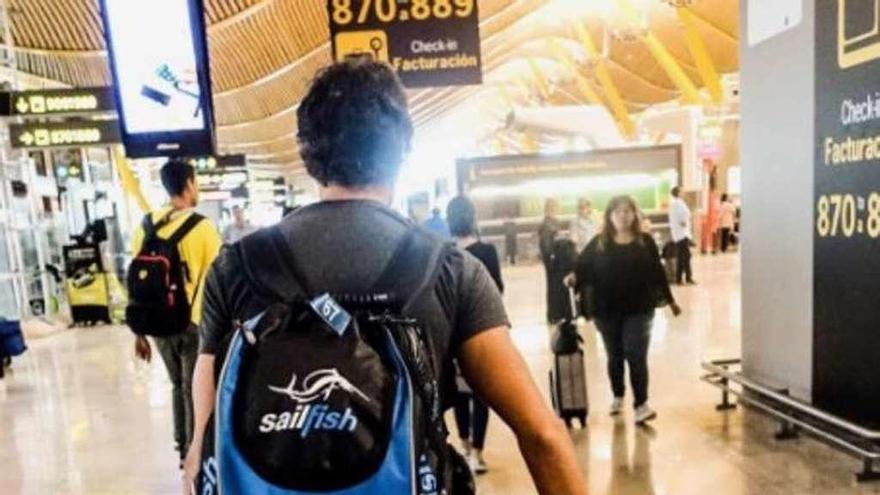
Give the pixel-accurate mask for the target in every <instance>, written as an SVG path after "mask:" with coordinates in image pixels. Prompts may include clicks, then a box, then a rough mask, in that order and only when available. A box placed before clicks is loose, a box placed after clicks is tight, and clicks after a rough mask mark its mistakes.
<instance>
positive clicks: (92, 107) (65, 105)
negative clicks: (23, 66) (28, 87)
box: [7, 88, 116, 117]
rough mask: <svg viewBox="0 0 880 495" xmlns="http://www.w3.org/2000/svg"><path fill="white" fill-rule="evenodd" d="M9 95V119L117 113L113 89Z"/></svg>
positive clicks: (67, 90)
mask: <svg viewBox="0 0 880 495" xmlns="http://www.w3.org/2000/svg"><path fill="white" fill-rule="evenodd" d="M7 94H8V97H9V100H10V109H9V115H17V116H22V117H28V116H43V115H60V114H76V113H96V112H113V111H115V110H116V105H115V103H114V101H113V93H112V92H111V90H110V88H80V89H46V90H36V91H21V92H14V93H7Z"/></svg>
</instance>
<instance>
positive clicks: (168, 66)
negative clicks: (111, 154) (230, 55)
mask: <svg viewBox="0 0 880 495" xmlns="http://www.w3.org/2000/svg"><path fill="white" fill-rule="evenodd" d="M101 6H102V9H101V11H102V15H103V19H104V27H105V29H104V32H105V36H106V38H107V46H108V48H109V53H110V66H111V70H112V73H113V87H114V96H115V98H116V102H117V108H118V111H119V115H120V122H121V128H122V133H123V136H122V138H123V143H124V144H125V149H126V155H128V156H129V157H132V158H143V157H152V156H194V155H211V154H213V153H214V129H213V128H214V122H213V105H212V99H211V78H210V70H209V66H208V65H209V64H208V51H207V41H206V38H205V21H204V13H203V8H202V0H150V1H132V0H101Z"/></svg>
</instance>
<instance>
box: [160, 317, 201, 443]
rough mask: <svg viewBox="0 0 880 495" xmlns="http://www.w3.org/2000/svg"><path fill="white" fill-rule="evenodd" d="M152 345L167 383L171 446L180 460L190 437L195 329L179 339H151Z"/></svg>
mask: <svg viewBox="0 0 880 495" xmlns="http://www.w3.org/2000/svg"><path fill="white" fill-rule="evenodd" d="M153 341H154V342H155V343H156V347H157V348H158V349H159V355H161V356H162V362H164V363H165V369H166V370H168V378H169V379H170V380H171V387H172V388H171V404H172V407H173V409H174V442H175V443H176V444H177V450H178V452H180V456H181V458H183V456H185V455H186V451H187V449H188V448H189V442H190V441H191V440H192V433H193V404H192V378H193V369H194V368H195V365H196V358H197V357H198V355H199V334H198V332H197V331H196V329H195V327H190V328H189V329H187V330H186V331H185V332H183V333H181V334H180V335H174V336H172V337H161V338H155V339H153Z"/></svg>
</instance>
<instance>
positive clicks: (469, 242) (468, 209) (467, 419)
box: [446, 196, 504, 474]
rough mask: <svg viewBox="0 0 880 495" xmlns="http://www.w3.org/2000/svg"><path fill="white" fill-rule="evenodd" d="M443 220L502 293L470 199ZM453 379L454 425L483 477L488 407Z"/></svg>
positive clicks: (497, 267)
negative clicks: (454, 398) (481, 237)
mask: <svg viewBox="0 0 880 495" xmlns="http://www.w3.org/2000/svg"><path fill="white" fill-rule="evenodd" d="M446 219H447V220H448V221H449V230H450V232H452V235H453V236H454V237H455V241H456V244H458V247H459V248H461V249H464V250H465V251H467V252H469V253H470V254H472V255H474V256H475V257H476V258H477V259H478V260H480V262H481V263H482V264H483V266H485V267H486V269H487V270H489V275H491V276H492V280H493V281H494V282H495V285H496V286H497V287H498V291H499V292H501V293H502V294H503V293H504V281H503V280H502V279H501V263H500V262H499V261H498V252H497V251H496V250H495V246H493V245H492V244H487V243H485V242H480V239H479V236H478V233H477V214H476V208H474V204H473V203H472V202H471V200H469V199H468V198H466V197H464V196H459V197H457V198H455V199H453V200H452V201H450V202H449V205H448V206H447V207H446ZM456 378H457V380H456V382H457V385H458V397H457V398H456V400H455V423H456V425H457V426H458V435H459V438H460V439H461V441H462V445H463V447H464V451H465V455H466V456H467V457H468V462H469V464H470V465H471V469H473V471H474V472H475V473H477V474H483V473H485V472H487V471H488V468H487V467H486V461H485V460H483V447H484V446H485V444H486V428H487V426H488V424H489V408H488V407H487V406H486V404H485V403H484V402H483V401H482V400H480V398H479V397H477V396H476V395H475V394H474V393H473V391H472V390H471V388H470V387H469V386H468V384H467V382H466V381H465V380H464V379H463V378H461V377H456Z"/></svg>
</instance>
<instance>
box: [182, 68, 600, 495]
mask: <svg viewBox="0 0 880 495" xmlns="http://www.w3.org/2000/svg"><path fill="white" fill-rule="evenodd" d="M297 120H298V135H297V137H298V141H299V149H300V153H301V154H302V157H303V161H304V162H305V166H306V170H307V171H308V173H309V175H310V176H311V177H312V178H313V179H315V181H316V182H317V185H318V189H319V197H320V201H319V202H318V203H315V204H312V205H309V206H305V207H302V208H300V209H299V210H298V211H296V212H295V213H293V214H291V215H288V216H287V217H286V218H284V219H283V220H282V221H281V223H280V224H279V225H278V226H276V227H273V228H272V229H270V230H269V231H267V233H269V234H272V236H273V237H271V238H270V239H265V240H264V239H263V238H254V237H253V236H251V237H249V238H248V239H253V240H252V244H251V246H252V247H253V248H254V249H258V250H260V251H263V250H268V251H269V252H273V253H276V254H277V256H278V257H279V258H281V259H282V260H285V261H286V263H282V264H283V265H286V266H295V267H297V268H298V269H297V270H286V271H285V272H281V273H280V274H279V275H278V276H276V277H275V278H276V279H279V280H277V283H278V285H279V286H283V287H287V286H290V285H298V281H301V283H302V285H304V286H308V287H309V291H308V292H309V293H312V294H364V293H370V292H369V291H371V290H372V288H373V287H374V286H375V285H376V284H377V281H378V280H379V279H380V277H381V276H382V275H383V273H384V274H385V276H384V277H382V278H386V277H396V278H395V279H394V280H389V282H390V283H392V285H393V284H394V283H395V282H398V283H407V284H409V285H411V282H409V281H408V280H409V279H411V278H413V277H412V276H411V273H410V271H407V272H406V274H400V273H398V271H397V270H390V271H386V267H388V266H389V265H390V262H391V260H392V259H393V258H395V253H397V252H398V250H399V249H401V248H404V249H405V251H411V250H412V248H410V247H409V246H411V245H415V246H416V247H418V248H419V250H418V251H417V252H416V254H418V255H419V259H421V258H424V257H425V256H424V255H425V254H430V253H437V252H439V253H445V254H444V255H442V256H440V257H439V258H438V259H437V262H436V263H435V264H437V265H438V266H437V267H436V268H435V269H434V270H430V271H431V272H433V273H436V274H437V276H436V277H433V278H432V280H434V281H433V282H429V283H430V284H432V285H430V286H428V287H426V289H427V290H419V291H418V292H417V293H416V294H417V296H416V298H415V299H412V300H410V301H409V302H408V303H407V304H406V308H408V309H406V311H405V314H406V316H407V317H408V318H413V319H414V320H413V321H416V322H418V325H419V326H421V327H422V330H423V331H424V332H423V333H422V338H423V339H429V340H430V342H432V344H433V345H431V346H430V347H429V350H428V351H426V352H427V353H428V356H424V357H422V359H423V360H424V359H428V360H429V362H430V364H429V365H428V366H429V367H428V368H426V370H430V371H432V372H433V373H432V374H434V375H436V378H437V380H438V381H439V384H442V385H441V386H439V387H437V388H434V389H433V390H434V391H435V393H436V398H437V399H439V401H440V403H442V404H447V403H449V400H450V399H452V397H451V396H450V395H449V392H450V388H451V387H454V383H455V372H454V367H453V364H452V363H453V359H455V360H457V362H458V363H459V365H460V367H461V371H462V374H463V375H464V377H465V378H466V380H467V382H468V383H469V384H470V386H471V387H472V388H473V390H474V392H475V393H476V394H477V395H478V396H479V397H481V398H482V399H483V400H484V401H485V402H486V403H487V404H488V405H489V406H490V407H491V408H492V409H493V410H494V411H495V412H496V413H498V415H499V416H500V417H501V418H502V419H503V420H504V421H505V422H506V423H507V424H508V425H509V426H510V428H511V429H512V430H513V432H514V434H515V435H516V437H517V440H518V444H519V447H520V450H521V453H522V456H523V458H524V459H525V461H526V464H527V465H528V468H529V470H530V473H531V475H532V479H533V480H534V483H535V486H536V488H537V491H538V492H540V493H542V494H553V495H572V494H576V495H582V494H585V493H586V482H585V479H584V477H583V474H582V473H581V470H580V467H579V466H578V462H577V460H576V457H575V452H574V447H573V445H572V442H571V439H570V437H569V435H568V433H567V431H566V430H565V427H564V425H563V424H562V423H561V421H560V420H559V419H558V418H556V416H555V415H554V413H553V412H552V411H551V410H550V409H549V408H548V407H547V406H546V405H545V401H544V399H543V398H542V397H541V394H540V392H539V390H538V388H537V386H536V385H535V383H534V381H533V380H532V378H531V376H530V374H529V370H528V368H527V367H526V365H525V362H524V360H523V358H522V356H521V355H520V354H519V351H517V349H516V347H515V346H514V344H513V341H512V339H511V337H510V332H509V326H510V324H509V321H508V317H507V314H506V311H505V309H504V305H503V301H502V299H501V294H500V292H499V290H498V287H497V285H496V283H495V282H494V281H493V280H492V277H491V276H490V275H489V272H488V270H486V268H485V267H484V266H483V265H482V264H481V263H480V261H479V260H478V259H477V258H475V257H474V256H473V255H472V254H470V253H468V252H467V251H465V250H461V249H458V248H456V247H454V246H446V247H443V248H442V250H440V251H438V250H437V249H438V248H440V247H442V246H441V244H442V243H443V242H444V241H443V240H442V239H440V238H438V237H437V236H435V235H433V234H431V233H430V232H427V231H425V230H424V229H421V228H418V227H417V226H416V225H414V224H413V223H412V222H410V221H409V220H407V219H406V218H404V217H403V216H401V215H400V214H398V213H397V212H395V211H394V210H393V209H391V207H390V205H391V203H392V201H393V198H394V191H395V188H396V182H397V177H398V174H399V171H400V168H401V166H402V164H403V163H404V160H405V158H406V154H407V152H408V151H409V149H410V143H411V139H412V133H413V127H412V120H411V117H410V114H409V110H408V103H407V99H406V93H405V92H404V90H403V87H402V86H401V84H400V81H399V80H398V78H397V76H396V74H395V73H394V71H393V69H392V68H391V67H389V66H388V65H386V64H383V63H379V62H373V61H371V60H368V59H363V58H358V59H348V60H346V61H344V62H340V63H336V64H333V65H331V66H329V67H327V68H325V69H323V70H322V71H320V72H319V74H318V75H317V77H316V78H315V80H314V81H313V82H312V83H311V85H310V87H309V90H308V91H307V94H306V96H305V97H304V99H303V100H302V103H301V104H300V105H299V107H298V109H297ZM257 235H260V234H259V233H258V234H257ZM248 239H245V240H244V241H243V242H248ZM258 242H261V243H262V244H259V245H258V244H256V243H258ZM239 246H242V244H239ZM427 251H430V253H427ZM270 261H272V260H270ZM245 264H248V265H250V266H251V267H253V268H254V269H260V268H263V270H262V271H261V272H260V273H263V272H266V271H268V273H279V270H278V269H277V266H275V264H273V265H272V266H261V260H260V259H243V257H242V256H241V255H240V254H238V253H236V252H235V250H233V249H226V250H224V251H223V253H221V255H220V257H219V258H218V260H217V262H216V263H215V264H214V267H213V268H212V270H211V273H210V275H209V276H208V281H207V284H206V287H205V307H204V314H203V321H202V325H201V328H200V331H201V340H200V355H199V358H198V362H197V364H196V371H195V379H194V390H193V395H194V401H195V406H196V429H195V436H194V439H193V443H192V447H191V448H190V452H189V455H188V457H187V459H186V463H185V471H184V472H185V489H189V488H190V487H191V486H192V482H193V481H194V480H195V479H196V476H197V473H198V472H199V469H200V466H201V465H202V462H201V458H202V448H203V446H204V445H203V442H204V441H205V439H206V438H210V437H211V435H212V432H210V431H207V425H208V422H209V417H210V416H211V414H212V411H213V407H214V403H215V402H214V401H215V398H216V397H215V393H216V392H217V384H216V382H215V370H216V367H217V366H221V365H223V358H222V357H221V358H220V360H219V361H218V360H217V358H216V356H217V355H218V353H219V352H221V350H222V348H223V342H224V340H225V339H226V337H227V336H229V335H230V334H231V333H232V332H233V331H234V328H235V325H234V323H233V322H235V321H248V320H250V319H251V318H253V317H255V316H256V315H259V314H261V313H262V312H264V311H265V310H266V308H267V301H266V300H265V299H263V296H262V295H261V294H262V292H261V291H259V290H257V289H256V288H252V287H251V283H250V282H249V281H248V279H247V278H246V277H245V275H244V274H243V267H244V266H245ZM265 264H266V262H265V261H264V262H263V265H265ZM390 267H391V268H394V266H393V265H390ZM273 270H274V271H273ZM425 271H426V272H427V271H428V270H427V269H426V270H425ZM290 272H299V273H298V274H297V275H295V276H294V275H293V274H292V273H290ZM284 273H288V275H285V274H284ZM404 275H406V276H404ZM423 277H424V275H423ZM269 278H271V277H269ZM397 278H405V279H406V280H397ZM419 280H421V278H420V279H419ZM269 282H271V281H270V280H267V281H266V282H265V283H269ZM409 285H408V286H409ZM270 302H271V301H270ZM343 306H344V305H343ZM343 309H344V308H343ZM315 311H317V310H315ZM340 313H341V310H340V309H338V308H337V309H336V310H335V313H334V314H336V315H339V314H340ZM318 314H319V317H320V313H318ZM307 319H308V320H309V321H311V320H312V318H307ZM334 321H335V320H334ZM293 323H296V322H295V321H294V322H293ZM333 330H334V331H335V327H334V329H333ZM343 331H345V328H343ZM345 335H346V339H349V338H352V339H353V338H355V337H356V336H357V334H356V333H352V332H347V333H346V334H345ZM331 337H332V338H335V336H334V335H330V336H329V337H327V338H331ZM329 342H333V340H332V339H331V340H330V341H329ZM413 345H414V344H413ZM325 346H326V344H325ZM328 349H335V351H334V352H336V351H338V352H340V353H341V352H343V351H345V348H340V347H338V346H336V347H327V349H320V350H318V349H315V350H314V351H315V352H316V353H317V352H319V351H320V352H322V353H323V352H329V350H328ZM310 354H312V351H310V350H309V349H303V350H302V353H301V356H307V355H310ZM292 357H297V358H299V357H298V356H292ZM306 364H308V363H306ZM328 364H331V366H329V367H330V368H333V367H334V366H335V367H338V368H340V369H345V368H343V366H350V365H353V363H349V364H343V363H338V364H337V363H335V362H334V363H328ZM417 364H418V363H417ZM326 367H328V366H327V365H326V364H325V365H323V366H322V368H326ZM499 370H504V372H503V373H499ZM426 372H427V371H425V370H423V372H422V374H424V373H426ZM413 376H415V375H413ZM337 380H339V381H340V382H341V383H344V384H345V388H344V389H338V388H337V389H331V390H336V391H335V392H334V393H333V397H331V398H330V400H331V401H332V400H340V401H341V400H345V401H348V402H347V403H351V404H355V403H369V401H371V400H373V399H372V398H371V396H370V395H366V394H370V393H372V394H376V393H378V392H376V390H377V389H376V388H370V389H365V390H364V391H361V390H360V389H358V388H356V387H354V386H352V384H351V383H350V382H351V381H354V382H362V381H365V380H369V377H363V376H350V377H337ZM306 382H308V379H306ZM437 383H438V382H434V385H435V386H436V385H437ZM332 385H333V384H332V383H331V386H332ZM300 387H301V386H300ZM297 388H298V384H297V383H291V385H290V386H289V387H288V388H287V389H284V390H283V392H284V393H286V394H289V395H291V397H299V395H297V394H300V395H301V392H300V391H299V390H298V389H297ZM354 394H357V397H359V399H357V398H356V397H355V395H354ZM337 396H338V397H337ZM419 396H420V397H425V396H427V397H431V394H427V395H425V394H420V395H419ZM444 399H445V400H444ZM279 400H280V399H279ZM302 407H312V405H311V404H308V405H306V406H302ZM314 407H326V406H314ZM370 407H372V406H370ZM359 410H361V411H367V410H366V409H359ZM333 414H336V420H339V419H340V413H333ZM364 414H366V412H365V413H364ZM288 416H289V415H288ZM349 416H350V415H346V421H347V422H346V423H339V422H338V421H337V422H333V421H331V422H330V423H327V424H330V425H337V426H338V425H342V424H345V425H348V426H347V428H349V429H350V430H351V429H355V430H356V431H358V432H361V428H362V427H363V428H367V427H376V428H378V427H379V426H380V425H382V424H385V422H384V419H388V420H389V422H390V421H391V418H389V417H387V416H386V417H385V418H383V420H380V421H371V422H370V424H365V422H361V423H358V422H357V420H356V418H353V417H349ZM221 418H222V416H221ZM287 419H288V420H289V418H287ZM269 420H270V422H269V423H268V426H266V425H264V426H266V431H277V430H284V431H289V430H290V429H291V428H297V427H299V425H301V424H302V421H300V422H299V423H296V422H295V421H296V420H293V421H291V422H282V423H278V422H275V424H274V425H273V424H272V420H273V418H271V417H270V418H269ZM226 421H227V422H220V424H219V427H220V428H222V429H226V428H228V427H230V426H229V423H228V421H234V417H233V418H232V419H229V418H226ZM279 421H284V420H282V419H279ZM420 423H421V422H420ZM279 424H280V425H281V426H280V427H279V426H278V425H279ZM322 424H323V423H322ZM359 425H361V426H359ZM423 426H424V425H422V424H413V425H412V427H413V428H416V427H419V428H421V427H423ZM285 428H287V429H286V430H285ZM431 431H433V432H434V433H430V436H432V437H433V435H434V434H435V433H437V432H438V431H439V430H431ZM364 432H366V430H364ZM306 434H307V433H306V432H305V431H303V432H302V433H301V435H306ZM308 435H318V436H319V437H320V436H322V435H324V438H321V439H320V440H321V441H324V440H325V439H326V440H327V441H328V442H330V441H336V442H345V443H347V444H348V445H349V446H348V447H346V446H345V445H341V444H339V445H338V449H339V451H340V452H343V451H345V449H346V448H347V449H349V450H350V449H351V448H352V447H351V446H352V445H353V443H354V440H353V439H350V438H347V437H345V436H338V435H337V436H336V440H333V437H332V435H331V433H326V432H325V433H322V432H320V431H318V432H309V433H308ZM216 438H221V436H220V435H218V436H217V437H216ZM297 438H299V437H297ZM230 441H231V440H230ZM297 441H308V440H297ZM312 445H315V446H316V447H320V445H318V443H313V444H312ZM263 452H264V451H262V450H260V449H257V450H255V451H253V452H252V453H251V455H262V454H263ZM292 454H296V455H300V456H305V457H303V463H296V462H293V461H290V460H286V459H280V458H277V457H275V458H272V459H270V460H269V461H267V462H271V463H272V465H273V466H282V467H283V466H284V465H285V463H287V464H289V465H290V470H293V472H302V470H304V469H315V470H316V469H324V468H326V469H336V471H335V472H336V473H338V476H345V475H346V474H347V470H350V469H352V468H364V466H356V467H354V466H347V465H333V464H328V463H327V462H325V461H326V459H320V458H318V459H315V458H309V457H308V456H309V455H314V454H309V453H308V452H303V451H297V452H292ZM398 457H399V456H398ZM206 462H207V460H206ZM424 462H426V463H430V459H429V458H427V457H425V461H424ZM228 465H229V464H224V463H223V462H220V465H219V466H220V468H219V469H220V471H219V478H220V479H221V480H222V479H223V478H224V472H223V471H222V470H223V469H225V468H224V466H228ZM447 467H449V466H447ZM206 469H207V471H208V473H211V470H210V469H209V468H206ZM243 469H244V468H243ZM427 470H428V472H429V473H430V471H431V467H430V466H427ZM343 471H346V472H343ZM404 471H406V472H408V473H411V472H412V471H410V470H408V469H407V470H404ZM421 471H423V469H422V468H420V469H419V472H421ZM311 472H312V471H309V473H311ZM395 472H397V471H395ZM303 476H306V477H307V478H308V476H309V475H308V474H304V475H303ZM401 476H403V475H401ZM330 477H332V476H330ZM397 477H398V476H397V475H394V477H392V476H390V475H389V476H388V477H387V479H385V481H382V483H388V482H392V481H393V482H396V481H395V480H396V479H397ZM325 478H326V477H325ZM390 478H393V479H390ZM236 479H237V478H236ZM440 479H444V478H440ZM298 480H299V481H300V482H314V481H315V480H314V479H313V478H308V479H298ZM293 481H296V480H291V482H293ZM321 481H323V482H328V483H329V482H333V480H329V479H323V478H322V480H321ZM422 481H423V482H424V483H428V482H430V483H431V484H433V489H431V491H432V492H433V493H436V492H439V491H440V490H441V489H443V490H445V488H446V487H445V486H441V487H438V486H437V478H435V477H432V478H431V479H425V480H422ZM424 483H420V484H419V486H422V485H423V484H424ZM429 486H430V485H429ZM374 488H381V486H375V487H374ZM351 491H352V492H356V493H361V492H362V491H363V490H351ZM241 493H245V492H244V491H243V492H241ZM369 493H377V492H376V491H371V492H369ZM397 493H400V492H397ZM407 493H409V492H408V491H407Z"/></svg>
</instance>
